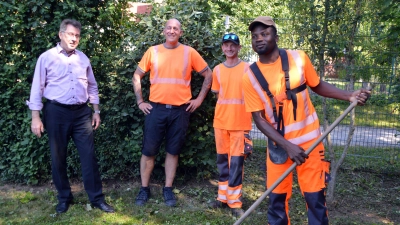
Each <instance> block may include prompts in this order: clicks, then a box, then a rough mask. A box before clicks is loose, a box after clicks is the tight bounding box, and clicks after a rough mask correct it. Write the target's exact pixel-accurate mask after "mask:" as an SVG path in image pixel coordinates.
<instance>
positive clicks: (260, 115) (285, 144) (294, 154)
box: [252, 110, 308, 165]
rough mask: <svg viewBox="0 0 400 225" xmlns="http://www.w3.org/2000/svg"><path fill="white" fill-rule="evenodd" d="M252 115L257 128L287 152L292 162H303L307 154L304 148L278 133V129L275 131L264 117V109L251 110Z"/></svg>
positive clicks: (299, 163) (298, 163)
mask: <svg viewBox="0 0 400 225" xmlns="http://www.w3.org/2000/svg"><path fill="white" fill-rule="evenodd" d="M252 116H253V119H254V122H255V123H256V126H257V128H258V129H259V130H260V131H261V132H262V133H263V134H264V135H265V136H267V137H268V138H269V139H270V140H272V141H274V142H275V143H276V144H277V145H279V146H281V147H282V148H283V149H284V150H285V151H286V152H287V153H288V155H289V158H290V159H291V160H292V161H293V162H296V163H297V165H301V164H302V163H304V162H305V159H306V158H308V156H307V155H306V154H305V152H304V149H302V148H301V147H299V146H297V145H295V144H292V143H291V142H290V141H288V140H286V139H285V138H284V137H283V136H282V135H280V134H279V133H278V131H276V130H275V128H274V127H273V126H272V125H271V124H270V123H269V122H268V121H267V120H266V119H265V118H264V110H262V111H257V112H252Z"/></svg>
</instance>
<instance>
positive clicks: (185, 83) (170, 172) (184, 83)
mask: <svg viewBox="0 0 400 225" xmlns="http://www.w3.org/2000/svg"><path fill="white" fill-rule="evenodd" d="M163 34H164V36H165V42H164V43H163V44H160V45H156V46H152V47H150V48H149V49H148V50H147V51H146V53H145V54H144V55H143V57H142V60H141V61H140V62H139V65H138V67H137V69H136V71H135V73H134V75H133V78H132V83H133V87H134V91H135V95H136V100H137V106H138V107H139V109H140V110H141V111H142V112H143V113H144V114H145V115H146V119H145V125H144V136H143V147H142V158H141V159H140V176H141V181H142V187H141V188H140V191H139V194H138V196H137V198H136V201H135V204H136V205H139V206H142V205H144V204H145V203H146V202H147V200H148V199H149V198H150V189H149V182H150V175H151V173H152V171H153V168H154V160H155V156H156V155H157V153H158V151H159V148H160V145H161V143H162V142H163V139H164V138H165V151H166V154H167V155H166V158H165V176H166V178H165V187H164V188H163V196H164V200H165V204H166V205H167V206H171V207H173V206H175V205H176V198H175V195H174V193H173V192H172V184H173V181H174V178H175V173H176V168H177V166H178V157H179V153H180V151H181V148H182V146H183V144H184V142H185V136H186V130H187V128H188V125H189V117H190V114H191V113H192V112H194V111H195V110H196V109H197V108H198V107H199V106H200V105H201V103H202V102H203V100H204V98H205V97H206V95H207V92H208V91H209V89H210V86H211V82H212V73H211V70H210V69H209V67H208V65H207V63H206V62H205V61H204V59H203V58H202V57H201V56H200V54H199V53H198V52H197V51H196V50H194V49H193V48H191V47H190V46H187V45H183V44H181V43H179V38H180V37H181V36H182V34H183V31H182V29H181V24H180V22H179V21H178V20H177V19H170V20H168V21H167V23H166V25H165V27H164V30H163ZM192 70H195V71H196V72H198V73H199V74H200V75H202V76H203V77H204V82H203V86H202V88H201V91H200V93H199V95H198V96H197V98H195V99H192V94H191V89H190V81H191V72H192ZM148 71H150V83H151V86H150V97H149V100H150V102H145V101H144V100H143V97H142V88H141V83H140V81H141V79H142V78H143V76H144V75H145V73H146V72H148Z"/></svg>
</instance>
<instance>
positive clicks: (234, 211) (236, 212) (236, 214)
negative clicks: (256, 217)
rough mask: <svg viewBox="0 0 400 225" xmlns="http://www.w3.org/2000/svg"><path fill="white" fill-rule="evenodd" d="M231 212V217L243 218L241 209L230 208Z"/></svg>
mask: <svg viewBox="0 0 400 225" xmlns="http://www.w3.org/2000/svg"><path fill="white" fill-rule="evenodd" d="M231 212H232V216H234V217H237V218H239V217H241V216H243V214H244V211H243V209H241V208H232V209H231Z"/></svg>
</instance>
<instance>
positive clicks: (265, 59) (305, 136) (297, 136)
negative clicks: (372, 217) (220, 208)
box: [243, 16, 370, 225]
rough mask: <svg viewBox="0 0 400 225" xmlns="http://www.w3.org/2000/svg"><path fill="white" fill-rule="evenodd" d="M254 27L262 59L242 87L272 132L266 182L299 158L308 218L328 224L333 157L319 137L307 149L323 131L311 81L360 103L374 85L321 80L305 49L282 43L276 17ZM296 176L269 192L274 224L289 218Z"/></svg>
mask: <svg viewBox="0 0 400 225" xmlns="http://www.w3.org/2000/svg"><path fill="white" fill-rule="evenodd" d="M249 30H250V31H251V41H252V47H253V50H254V51H255V52H257V54H258V55H259V60H258V61H257V62H256V63H254V64H253V65H251V66H250V67H249V70H248V71H247V73H246V74H245V75H244V76H243V89H244V95H245V105H246V111H248V112H251V113H252V116H253V119H254V122H255V123H256V125H257V128H258V129H259V130H260V131H261V132H262V133H264V134H265V135H266V136H267V137H268V150H267V152H268V155H267V162H266V164H267V188H269V187H270V186H271V185H272V184H273V183H274V182H275V181H276V180H277V179H278V178H279V177H280V176H281V175H282V174H283V173H284V172H285V171H286V170H287V169H288V168H289V167H290V166H291V165H292V164H293V162H295V163H297V165H298V166H297V167H296V171H297V175H298V181H299V185H300V188H301V192H302V194H303V196H304V198H305V200H306V203H307V215H308V223H309V224H312V225H318V224H324V225H325V224H328V215H327V208H326V205H325V187H326V182H327V179H326V178H328V176H329V162H327V161H325V159H324V146H323V144H322V142H321V143H319V145H318V146H317V147H316V148H315V150H314V151H313V152H311V154H310V155H309V156H307V155H306V154H305V151H304V149H308V148H309V147H310V146H311V145H312V144H313V143H314V141H315V140H317V139H318V137H319V136H320V135H321V132H320V127H319V120H318V117H317V114H316V112H315V109H314V106H313V104H312V102H311V100H310V96H309V93H308V89H307V86H308V87H310V88H311V89H312V90H313V91H314V92H315V93H317V94H319V95H321V96H324V97H329V98H335V99H341V100H345V101H354V100H357V101H358V103H359V105H364V104H365V102H366V101H367V99H368V97H369V95H370V91H367V90H364V89H361V90H358V91H354V92H349V91H344V90H341V89H338V88H336V87H335V86H333V85H331V84H329V83H326V82H324V81H321V80H320V79H319V76H318V74H317V73H316V71H315V69H314V68H313V65H312V64H311V61H310V59H309V58H308V56H307V55H306V53H304V52H303V51H289V50H283V49H279V48H278V45H277V41H278V35H277V29H276V24H275V22H274V21H273V20H272V19H271V17H268V16H260V17H257V18H256V19H255V20H254V21H252V22H251V23H250V25H249ZM288 159H290V160H288ZM306 159H307V160H306ZM292 181H293V176H292V173H291V174H289V175H288V176H287V177H286V178H285V179H284V180H283V181H282V182H281V183H280V184H279V185H278V186H277V187H276V188H275V189H274V190H273V191H272V193H271V194H270V195H269V208H268V222H269V224H274V225H287V224H290V219H289V215H288V211H289V208H288V201H289V199H290V197H291V194H292Z"/></svg>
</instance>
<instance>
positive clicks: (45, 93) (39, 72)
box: [27, 44, 99, 110]
mask: <svg viewBox="0 0 400 225" xmlns="http://www.w3.org/2000/svg"><path fill="white" fill-rule="evenodd" d="M98 94H99V91H98V88H97V82H96V80H95V78H94V74H93V70H92V66H91V65H90V60H89V58H88V57H87V56H86V55H85V54H84V53H83V52H81V51H79V50H76V49H75V51H74V52H72V53H70V54H67V53H66V51H65V50H63V49H62V48H61V46H60V44H57V46H56V47H54V48H52V49H49V50H47V51H46V52H44V53H43V54H42V55H40V57H39V59H38V61H37V62H36V68H35V74H34V77H33V82H32V88H31V95H30V99H29V101H27V105H28V106H29V109H30V110H41V109H42V108H43V103H42V97H44V98H47V99H49V100H55V101H57V102H59V103H62V104H66V105H76V104H84V103H86V102H87V101H88V100H89V102H90V103H91V104H99V95H98Z"/></svg>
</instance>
